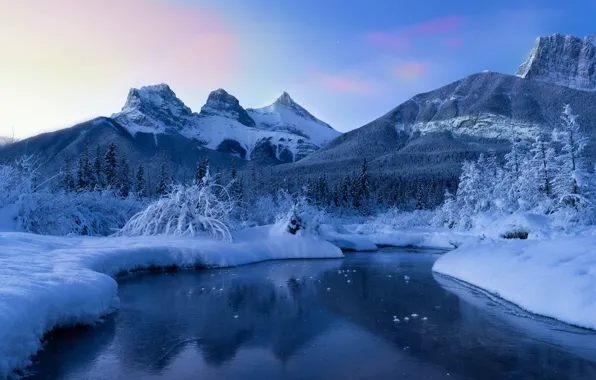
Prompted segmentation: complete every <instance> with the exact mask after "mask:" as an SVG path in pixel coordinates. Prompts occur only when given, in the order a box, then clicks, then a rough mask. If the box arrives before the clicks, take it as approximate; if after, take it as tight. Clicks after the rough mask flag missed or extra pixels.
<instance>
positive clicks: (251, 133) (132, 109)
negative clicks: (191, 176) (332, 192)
mask: <svg viewBox="0 0 596 380" xmlns="http://www.w3.org/2000/svg"><path fill="white" fill-rule="evenodd" d="M112 118H113V119H114V120H116V121H117V122H118V123H120V124H121V125H123V126H124V127H125V128H126V129H128V131H129V132H130V133H131V134H132V135H133V136H135V135H136V134H137V133H139V132H141V133H148V134H153V135H154V136H156V135H158V134H172V133H177V134H180V135H182V136H184V137H186V138H189V139H192V140H194V141H196V142H197V144H198V145H200V146H202V147H204V148H207V149H211V150H216V151H219V152H223V153H228V154H232V155H235V156H238V157H240V158H243V159H246V160H256V161H260V162H264V163H279V162H294V161H297V160H300V159H302V158H303V157H305V156H307V155H308V154H310V153H312V152H314V151H316V150H318V149H319V148H320V147H322V146H323V145H324V144H325V143H327V142H328V141H330V140H332V139H333V138H334V137H336V136H338V135H339V134H340V133H339V132H337V131H336V130H334V129H333V128H331V127H330V126H329V125H328V124H326V123H324V122H322V121H320V120H318V119H317V118H315V117H314V116H312V115H311V114H310V113H309V112H308V111H306V110H305V109H304V108H302V107H301V106H300V105H299V104H297V103H295V102H294V101H293V100H292V98H291V97H290V96H289V95H288V94H287V93H285V92H284V94H282V96H280V98H279V99H278V100H277V101H276V102H275V103H273V104H272V105H270V106H267V107H264V108H259V109H249V110H246V109H244V108H243V107H242V106H241V105H240V102H239V101H238V99H236V98H235V97H234V96H233V95H231V94H229V93H228V92H226V91H225V90H223V89H218V90H215V91H213V92H211V93H210V94H209V97H208V98H207V102H206V103H205V105H204V106H203V107H202V108H201V111H200V112H199V113H194V112H192V111H191V109H190V108H188V107H187V106H186V105H185V104H184V103H183V102H182V101H181V100H180V99H178V97H176V94H175V93H174V92H173V91H172V90H171V89H170V88H169V87H168V86H167V85H165V84H161V85H156V86H147V87H142V88H140V89H131V90H130V92H129V94H128V98H127V100H126V103H125V105H124V107H123V108H122V111H121V112H119V113H117V114H114V115H112ZM156 141H157V140H156Z"/></svg>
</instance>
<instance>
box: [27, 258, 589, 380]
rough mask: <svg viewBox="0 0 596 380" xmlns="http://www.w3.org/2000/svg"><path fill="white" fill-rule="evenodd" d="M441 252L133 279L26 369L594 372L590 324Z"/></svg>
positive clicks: (326, 374)
mask: <svg viewBox="0 0 596 380" xmlns="http://www.w3.org/2000/svg"><path fill="white" fill-rule="evenodd" d="M439 256H440V255H439V254H438V253H436V252H432V251H413V250H403V249H401V250H397V249H393V250H383V251H381V252H379V253H372V254H371V253H366V254H362V253H355V254H347V257H346V258H345V259H339V260H299V261H275V262H266V263H261V264H255V265H249V266H244V267H238V268H231V269H221V270H206V271H191V272H176V273H168V274H167V275H165V274H146V275H137V276H131V277H128V278H125V279H122V280H121V281H120V298H121V301H122V304H121V309H120V310H119V311H118V312H117V313H116V314H114V315H113V316H111V317H109V318H107V319H106V321H105V323H103V324H101V325H99V326H95V327H92V328H79V329H68V330H63V331H58V332H55V333H53V334H52V335H51V336H50V337H49V338H48V343H47V346H46V349H45V351H43V352H42V353H41V354H39V355H38V356H37V357H36V358H34V363H35V364H34V366H33V367H32V368H31V369H30V370H31V371H32V372H33V376H32V377H31V378H32V379H242V380H247V379H255V380H256V379H259V380H261V379H284V380H285V379H341V380H344V379H596V334H595V333H593V332H590V331H586V330H580V329H576V328H572V327H569V326H566V325H563V324H560V323H557V322H555V321H552V320H547V319H543V318H537V317H534V316H530V315H528V314H526V313H524V312H522V311H521V310H519V309H517V308H515V307H513V306H512V305H509V304H507V303H504V302H502V301H499V300H497V299H494V298H491V297H488V296H486V295H484V294H483V293H481V292H478V291H477V290H473V289H470V288H468V287H466V286H463V285H460V284H459V283H457V282H455V281H453V280H449V279H446V278H444V277H442V276H439V275H436V274H433V273H432V272H431V267H432V264H433V262H434V261H435V260H436V259H437V258H438V257H439ZM406 276H407V277H406ZM412 314H417V315H418V317H416V316H412ZM394 316H396V317H397V318H398V319H399V320H400V322H399V323H398V322H394ZM406 316H408V318H409V321H406V318H405V317H406ZM423 318H426V319H423Z"/></svg>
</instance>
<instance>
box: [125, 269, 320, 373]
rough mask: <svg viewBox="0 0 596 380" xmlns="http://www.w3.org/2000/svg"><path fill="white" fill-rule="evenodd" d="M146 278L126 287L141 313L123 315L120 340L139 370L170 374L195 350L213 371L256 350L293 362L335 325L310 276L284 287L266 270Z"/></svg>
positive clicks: (292, 278)
mask: <svg viewBox="0 0 596 380" xmlns="http://www.w3.org/2000/svg"><path fill="white" fill-rule="evenodd" d="M258 267H259V266H255V267H254V268H253V271H252V272H255V271H258V270H259V268H258ZM266 267H267V268H269V267H273V268H275V263H269V264H268V265H267V266H266ZM243 269H244V270H248V269H249V268H248V267H247V268H243ZM273 270H275V269H273ZM235 272H237V273H241V272H242V271H241V270H238V269H237V270H235ZM145 277H146V279H145V278H143V279H139V280H140V281H139V282H140V283H137V282H136V281H135V283H134V284H126V286H125V287H123V289H124V290H123V293H125V294H123V295H122V297H123V304H124V305H130V304H132V305H133V306H134V305H137V307H135V308H132V309H127V310H126V311H123V313H122V314H125V315H126V317H125V318H126V319H125V320H122V321H121V322H122V325H123V328H122V329H120V330H119V331H118V337H117V341H118V350H119V356H120V357H122V358H126V360H125V361H126V362H127V363H128V362H130V363H133V365H134V366H135V367H137V368H138V369H142V368H149V367H150V368H152V370H155V371H162V370H163V369H164V368H167V367H168V366H169V365H170V364H171V363H172V361H173V360H174V359H175V358H176V357H177V356H178V355H179V354H180V352H182V351H183V350H184V349H185V348H187V347H189V346H191V345H192V346H196V347H197V348H198V351H199V352H200V353H201V355H202V356H203V358H204V360H205V362H206V363H208V364H209V365H213V366H221V365H222V364H224V363H226V362H228V361H230V360H232V359H233V358H234V357H235V356H236V354H237V352H238V350H239V349H241V348H250V347H265V348H268V349H270V350H271V352H272V353H273V354H274V355H275V356H276V357H277V358H278V359H279V360H280V361H286V360H288V359H289V358H290V357H291V356H292V355H294V354H295V353H296V352H297V351H299V350H300V349H301V348H303V347H304V346H305V345H306V344H308V342H309V341H311V340H312V339H313V338H314V337H316V336H317V335H319V334H320V332H321V331H323V330H325V329H326V328H327V326H328V325H329V324H330V323H331V321H330V318H329V317H328V316H327V315H326V314H324V313H322V312H321V306H320V305H319V304H318V303H317V296H316V293H315V292H316V291H317V289H316V286H315V285H314V283H312V282H313V281H314V280H308V277H307V276H289V278H288V279H287V280H284V281H283V282H282V283H279V281H278V283H277V284H276V283H274V282H273V281H272V280H269V279H267V272H265V271H264V272H263V275H262V276H256V275H254V273H251V276H249V277H247V278H245V277H243V276H242V275H237V276H232V275H231V274H230V273H223V274H218V275H216V276H214V277H211V276H210V275H197V274H196V273H184V272H181V273H178V274H175V275H170V276H145ZM308 281H310V282H311V283H310V284H308ZM221 284H224V285H221ZM130 285H133V286H130ZM280 285H281V286H280ZM222 287H223V289H224V290H223V291H221V290H220V289H221V288H222ZM213 288H215V289H213ZM201 289H204V290H203V291H201ZM129 294H130V298H131V299H128V300H125V298H126V297H127V296H128V295H129ZM124 301H127V302H124ZM189 316H190V317H189ZM235 316H238V317H237V318H235Z"/></svg>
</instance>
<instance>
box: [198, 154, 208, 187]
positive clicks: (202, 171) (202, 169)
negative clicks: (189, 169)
mask: <svg viewBox="0 0 596 380" xmlns="http://www.w3.org/2000/svg"><path fill="white" fill-rule="evenodd" d="M208 172H209V159H205V160H203V161H201V162H199V164H198V165H197V172H196V175H195V182H196V183H201V182H203V179H204V178H205V177H206V176H207V173H208Z"/></svg>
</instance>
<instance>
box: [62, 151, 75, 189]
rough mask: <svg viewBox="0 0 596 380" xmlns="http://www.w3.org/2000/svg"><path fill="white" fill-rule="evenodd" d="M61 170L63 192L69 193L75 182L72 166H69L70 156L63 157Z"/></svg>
mask: <svg viewBox="0 0 596 380" xmlns="http://www.w3.org/2000/svg"><path fill="white" fill-rule="evenodd" d="M62 172H63V177H62V189H64V191H65V192H67V193H70V192H71V191H74V190H75V183H74V178H73V175H72V168H71V167H70V156H68V155H66V157H65V158H64V165H63V168H62Z"/></svg>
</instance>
